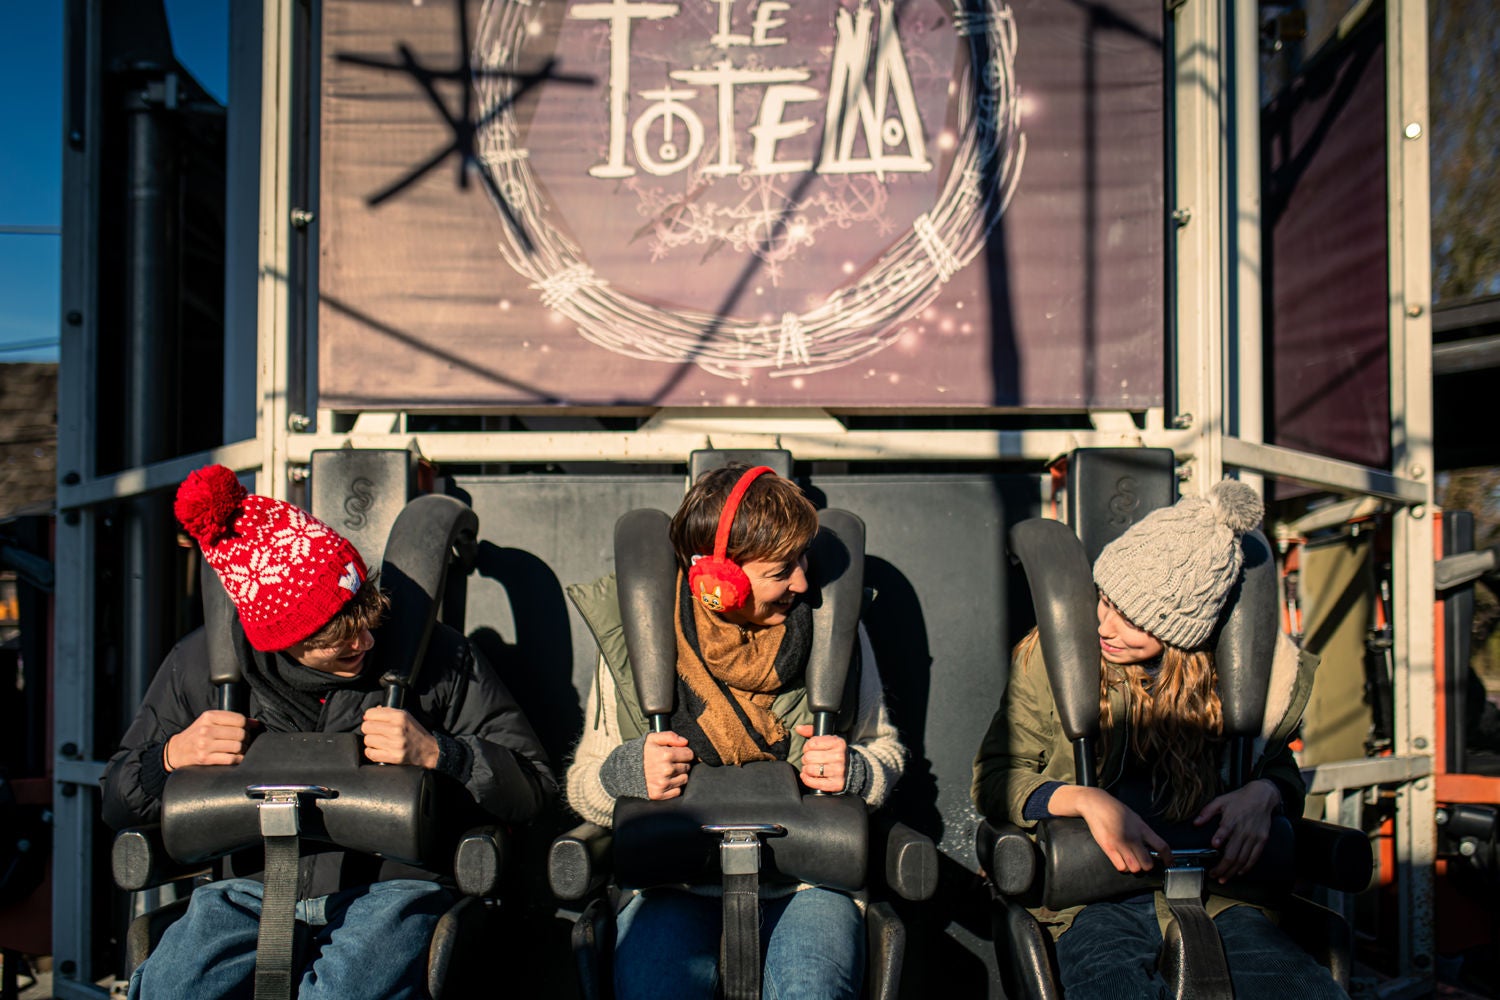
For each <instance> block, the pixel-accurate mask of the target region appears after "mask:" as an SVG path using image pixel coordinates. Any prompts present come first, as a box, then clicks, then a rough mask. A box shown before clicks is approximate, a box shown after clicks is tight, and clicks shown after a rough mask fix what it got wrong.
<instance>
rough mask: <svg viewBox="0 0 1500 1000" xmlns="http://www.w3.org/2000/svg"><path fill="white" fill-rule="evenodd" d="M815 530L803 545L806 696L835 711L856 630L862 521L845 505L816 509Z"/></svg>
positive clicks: (818, 708) (813, 704) (818, 707)
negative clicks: (808, 633)
mask: <svg viewBox="0 0 1500 1000" xmlns="http://www.w3.org/2000/svg"><path fill="white" fill-rule="evenodd" d="M818 526H819V527H818V534H817V536H816V537H814V538H813V542H812V547H811V548H810V549H809V550H808V553H807V561H808V577H809V582H810V583H811V585H812V586H813V587H815V588H816V589H817V594H816V595H809V597H810V598H811V600H812V604H813V636H812V652H811V654H810V655H809V657H808V663H807V700H808V705H809V707H810V708H812V710H813V711H814V712H837V711H838V710H839V706H840V704H841V703H842V702H843V699H844V683H845V681H846V680H847V678H848V674H849V660H850V657H851V656H852V655H853V653H854V644H855V642H857V641H858V636H859V610H860V605H861V604H862V603H863V602H864V596H865V523H864V522H863V521H861V520H860V519H859V518H857V517H855V516H854V515H853V514H851V513H849V512H848V511H847V510H821V511H819V512H818Z"/></svg>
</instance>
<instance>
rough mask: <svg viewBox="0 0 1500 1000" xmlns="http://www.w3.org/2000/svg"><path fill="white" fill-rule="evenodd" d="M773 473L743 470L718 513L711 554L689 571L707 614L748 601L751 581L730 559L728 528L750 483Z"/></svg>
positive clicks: (691, 585)
mask: <svg viewBox="0 0 1500 1000" xmlns="http://www.w3.org/2000/svg"><path fill="white" fill-rule="evenodd" d="M775 471H776V470H774V469H772V468H771V467H770V466H769V465H757V466H756V467H755V468H753V469H747V470H746V471H745V474H744V475H743V476H741V477H740V479H739V482H737V483H735V484H734V489H732V490H730V491H729V498H728V499H727V500H725V501H724V509H723V510H722V511H721V512H720V513H719V530H718V532H717V533H716V534H715V535H714V552H713V555H711V556H703V557H701V558H699V559H698V560H697V561H696V562H694V563H693V565H692V568H691V569H689V570H688V587H689V588H690V589H691V590H692V592H693V596H694V597H696V598H697V599H698V600H699V601H701V602H702V603H703V606H704V607H705V608H707V609H708V610H710V611H719V612H724V611H734V610H735V609H736V608H742V607H744V606H745V603H746V602H747V601H749V600H750V578H749V577H748V576H746V575H745V571H744V570H742V569H740V566H739V563H737V562H735V561H734V560H733V559H730V558H729V529H730V527H732V526H733V524H734V514H735V511H737V510H739V507H740V501H741V500H743V499H744V497H745V491H746V490H748V489H749V488H750V484H751V483H753V482H754V481H755V479H756V477H757V476H760V475H762V474H763V473H767V472H775Z"/></svg>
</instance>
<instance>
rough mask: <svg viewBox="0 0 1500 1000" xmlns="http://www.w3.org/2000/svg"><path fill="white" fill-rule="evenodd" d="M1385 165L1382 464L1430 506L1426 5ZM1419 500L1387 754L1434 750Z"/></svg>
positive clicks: (1418, 19)
mask: <svg viewBox="0 0 1500 1000" xmlns="http://www.w3.org/2000/svg"><path fill="white" fill-rule="evenodd" d="M1385 17H1386V48H1385V54H1386V116H1385V119H1386V171H1387V189H1388V191H1389V210H1390V217H1389V223H1388V229H1387V231H1388V233H1389V244H1388V245H1389V251H1388V252H1389V255H1390V256H1389V283H1390V333H1391V365H1390V369H1391V467H1392V470H1393V471H1394V472H1396V473H1397V474H1398V475H1400V476H1402V477H1403V478H1405V479H1407V480H1414V481H1416V482H1418V483H1422V484H1424V485H1426V488H1427V502H1428V503H1430V502H1431V485H1430V484H1431V481H1432V467H1433V443H1432V325H1431V324H1432V316H1431V309H1432V285H1431V281H1432V275H1431V263H1430V262H1431V236H1430V233H1431V225H1432V220H1431V208H1430V207H1431V195H1430V193H1429V190H1428V139H1427V134H1428V130H1429V129H1430V128H1431V120H1430V118H1429V115H1428V109H1427V3H1426V0H1406V2H1403V3H1397V4H1387V5H1386V6H1385ZM1427 515H1428V508H1427V507H1426V506H1424V505H1418V506H1413V507H1409V508H1407V509H1406V510H1404V511H1399V512H1397V514H1396V515H1395V518H1394V521H1393V523H1394V529H1395V531H1394V539H1393V553H1392V555H1393V561H1394V569H1393V573H1392V575H1393V577H1394V581H1393V582H1394V585H1395V595H1394V598H1395V599H1394V612H1395V614H1394V620H1395V621H1396V622H1398V623H1400V625H1399V627H1398V629H1397V633H1396V648H1395V677H1394V678H1393V681H1394V687H1395V693H1396V733H1395V737H1396V739H1395V751H1396V753H1397V754H1408V755H1411V754H1429V755H1430V754H1432V753H1434V752H1436V751H1437V750H1438V749H1439V748H1437V747H1436V746H1435V743H1434V741H1435V739H1436V717H1435V711H1434V701H1435V694H1434V677H1433V671H1434V669H1435V666H1434V656H1433V644H1434V634H1433V632H1434V624H1433V618H1434V616H1433V611H1432V606H1433V593H1434V591H1433V559H1434V548H1433V530H1432V518H1431V517H1430V516H1427ZM1434 808H1435V801H1434V784H1433V781H1432V779H1430V778H1419V779H1417V780H1416V781H1415V782H1412V783H1411V784H1408V785H1403V786H1401V788H1399V789H1398V790H1397V793H1396V837H1395V843H1396V867H1397V878H1398V882H1399V885H1400V889H1401V902H1402V906H1401V912H1400V915H1399V918H1400V921H1401V929H1402V935H1401V941H1400V955H1399V959H1398V961H1399V971H1400V973H1401V975H1402V976H1415V977H1418V978H1421V979H1424V980H1426V981H1428V982H1430V981H1431V978H1432V976H1433V972H1434V967H1433V947H1434V941H1433V921H1432V917H1433V909H1432V908H1433V866H1434V863H1435V861H1436V852H1437V830H1436V825H1435V822H1434Z"/></svg>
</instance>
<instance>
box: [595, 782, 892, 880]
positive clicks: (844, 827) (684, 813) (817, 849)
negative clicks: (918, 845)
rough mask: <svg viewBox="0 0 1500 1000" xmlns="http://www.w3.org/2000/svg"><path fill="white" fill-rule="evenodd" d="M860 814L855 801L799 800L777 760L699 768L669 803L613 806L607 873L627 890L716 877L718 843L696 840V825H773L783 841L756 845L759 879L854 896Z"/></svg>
mask: <svg viewBox="0 0 1500 1000" xmlns="http://www.w3.org/2000/svg"><path fill="white" fill-rule="evenodd" d="M867 815H868V814H867V810H866V808H865V804H864V800H862V799H860V798H858V797H856V796H852V795H812V794H807V795H804V794H802V791H801V786H800V785H799V783H798V781H797V775H796V772H795V771H793V770H792V767H791V766H790V765H789V764H786V763H783V762H781V761H756V762H754V763H751V764H746V765H744V766H743V767H706V766H703V765H699V766H696V767H694V768H693V770H692V771H691V773H690V776H689V778H688V783H687V786H686V787H685V788H684V790H683V794H682V795H680V796H678V797H677V798H674V799H667V800H666V801H661V802H651V801H648V800H646V799H634V798H621V799H618V800H616V802H615V816H614V850H615V871H616V875H617V877H618V879H619V882H620V884H621V885H626V886H631V887H647V886H653V885H663V884H673V883H682V882H696V881H701V880H703V879H705V878H717V876H718V870H719V843H720V839H721V838H720V836H719V835H718V834H715V833H704V832H703V830H702V826H703V825H704V824H706V823H718V824H733V823H776V824H779V825H781V826H783V827H785V828H786V834H785V835H784V836H766V837H763V838H762V840H761V843H762V847H761V865H762V867H761V875H762V878H763V879H766V880H773V879H777V878H780V879H782V880H793V881H798V882H809V883H812V884H814V885H821V886H826V887H828V888H831V889H839V890H843V891H845V892H855V891H858V890H859V889H861V888H863V887H864V884H865V870H866V863H867V861H868V857H869V824H868V822H867Z"/></svg>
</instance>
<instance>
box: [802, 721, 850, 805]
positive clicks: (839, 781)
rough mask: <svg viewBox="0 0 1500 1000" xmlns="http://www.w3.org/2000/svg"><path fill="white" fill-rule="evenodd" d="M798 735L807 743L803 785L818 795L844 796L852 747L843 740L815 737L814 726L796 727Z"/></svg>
mask: <svg viewBox="0 0 1500 1000" xmlns="http://www.w3.org/2000/svg"><path fill="white" fill-rule="evenodd" d="M797 735H798V736H801V737H802V738H803V739H805V740H806V741H807V742H806V743H804V744H803V745H802V773H801V774H799V775H798V777H799V778H801V779H802V783H803V784H804V785H806V786H807V787H808V788H811V789H812V790H813V791H815V792H833V793H834V794H838V793H839V792H842V791H843V790H844V780H845V771H846V770H847V768H848V762H849V744H848V743H846V742H844V738H843V737H842V736H814V735H813V727H812V725H811V724H809V723H806V722H804V723H803V724H802V725H800V726H798V727H797Z"/></svg>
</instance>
